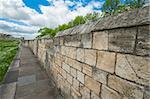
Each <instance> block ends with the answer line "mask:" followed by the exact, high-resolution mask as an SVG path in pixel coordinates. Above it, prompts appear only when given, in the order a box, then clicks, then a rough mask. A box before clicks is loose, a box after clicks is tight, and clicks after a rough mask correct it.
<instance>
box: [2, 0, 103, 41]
mask: <svg viewBox="0 0 150 99" xmlns="http://www.w3.org/2000/svg"><path fill="white" fill-rule="evenodd" d="M104 1H105V0H0V33H1V32H3V33H8V34H12V35H13V36H16V37H21V36H23V37H25V38H26V39H32V38H34V37H35V36H36V35H37V31H38V30H39V28H41V27H45V26H47V27H49V28H55V27H57V26H58V25H60V24H63V23H67V22H69V21H71V20H72V19H74V18H75V17H76V16H78V15H83V16H84V15H86V14H87V13H91V12H94V11H96V12H101V6H102V4H103V3H104Z"/></svg>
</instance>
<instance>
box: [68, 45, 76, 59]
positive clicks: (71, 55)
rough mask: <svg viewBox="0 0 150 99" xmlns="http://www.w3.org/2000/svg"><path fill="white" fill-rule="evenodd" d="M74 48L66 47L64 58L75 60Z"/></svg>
mask: <svg viewBox="0 0 150 99" xmlns="http://www.w3.org/2000/svg"><path fill="white" fill-rule="evenodd" d="M76 53H77V52H76V48H74V47H67V48H66V54H65V55H66V56H68V57H70V58H73V59H76Z"/></svg>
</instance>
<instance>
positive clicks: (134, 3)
mask: <svg viewBox="0 0 150 99" xmlns="http://www.w3.org/2000/svg"><path fill="white" fill-rule="evenodd" d="M144 4H145V0H126V1H125V5H127V6H129V7H130V8H139V7H142V6H143V5H144Z"/></svg>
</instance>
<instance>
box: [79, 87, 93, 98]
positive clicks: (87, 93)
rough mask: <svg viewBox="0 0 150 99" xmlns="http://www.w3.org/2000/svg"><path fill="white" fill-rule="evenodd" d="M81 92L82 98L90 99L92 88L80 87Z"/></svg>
mask: <svg viewBox="0 0 150 99" xmlns="http://www.w3.org/2000/svg"><path fill="white" fill-rule="evenodd" d="M80 93H81V95H82V99H90V90H89V89H88V88H86V87H85V86H83V87H81V88H80ZM92 99H93V98H92Z"/></svg>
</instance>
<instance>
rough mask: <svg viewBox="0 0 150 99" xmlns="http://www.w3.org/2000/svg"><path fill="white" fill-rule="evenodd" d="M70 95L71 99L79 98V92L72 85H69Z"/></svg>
mask: <svg viewBox="0 0 150 99" xmlns="http://www.w3.org/2000/svg"><path fill="white" fill-rule="evenodd" d="M71 95H72V98H73V99H81V94H80V93H79V91H77V90H76V89H74V88H73V87H71Z"/></svg>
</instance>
